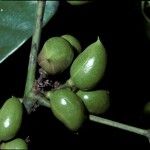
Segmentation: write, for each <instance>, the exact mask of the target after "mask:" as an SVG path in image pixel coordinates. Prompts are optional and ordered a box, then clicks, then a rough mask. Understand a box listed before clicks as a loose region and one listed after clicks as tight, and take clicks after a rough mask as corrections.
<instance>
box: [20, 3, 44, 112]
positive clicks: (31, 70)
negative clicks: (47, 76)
mask: <svg viewBox="0 0 150 150" xmlns="http://www.w3.org/2000/svg"><path fill="white" fill-rule="evenodd" d="M45 4H46V1H44V0H43V1H42V0H40V1H37V14H36V24H35V30H34V34H33V37H32V44H31V52H30V56H29V64H28V73H27V79H26V86H25V92H24V99H23V103H24V105H25V108H26V110H27V112H28V113H30V112H31V109H32V106H33V105H34V103H35V102H36V101H35V99H32V98H31V97H30V93H33V87H34V84H35V73H36V66H37V53H38V50H39V45H40V38H41V31H42V24H43V15H44V10H45Z"/></svg>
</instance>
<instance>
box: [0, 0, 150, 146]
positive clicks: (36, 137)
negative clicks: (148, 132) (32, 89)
mask: <svg viewBox="0 0 150 150" xmlns="http://www.w3.org/2000/svg"><path fill="white" fill-rule="evenodd" d="M67 33H68V34H72V35H74V36H75V37H77V38H78V39H79V40H80V41H81V44H82V46H83V48H85V47H86V46H88V45H89V44H91V43H93V42H94V41H96V39H97V36H99V37H100V39H101V41H102V43H103V45H104V46H105V48H106V51H107V54H108V67H107V71H106V74H105V77H104V78H103V80H102V81H101V82H100V83H99V85H98V88H100V89H108V90H109V91H110V97H111V106H110V109H109V110H108V111H107V112H106V113H105V114H103V115H101V116H103V117H106V118H109V119H112V120H115V121H119V122H123V123H127V124H130V125H133V126H137V127H141V128H150V123H149V121H148V120H149V119H150V116H146V115H144V114H143V107H144V104H145V103H146V102H148V101H149V100H150V95H149V75H150V74H149V72H148V71H149V64H150V62H149V61H150V59H149V55H148V54H149V49H150V44H149V40H148V39H147V37H146V35H145V30H144V23H143V17H142V14H141V10H140V2H130V3H128V2H125V1H121V2H120V3H119V4H117V3H113V2H108V1H106V2H105V3H104V2H103V3H102V2H98V1H96V2H93V3H91V4H87V5H84V6H78V7H75V6H71V5H69V4H67V3H65V2H61V3H60V6H59V9H58V11H57V13H56V14H55V16H54V17H53V18H52V20H51V21H50V22H49V23H48V24H47V25H46V26H45V27H44V29H43V31H42V39H41V46H42V45H43V43H44V42H45V41H46V40H47V39H48V38H50V37H53V36H60V35H62V34H67ZM30 45H31V39H29V40H28V41H27V42H26V43H25V44H24V45H23V46H22V47H21V48H20V49H19V50H18V51H17V52H16V53H14V54H13V55H11V56H10V57H9V58H8V59H7V60H6V61H4V62H3V63H2V64H1V65H0V82H1V83H0V85H1V92H0V104H1V105H2V103H3V102H4V101H5V100H6V99H7V98H9V97H10V96H12V95H15V96H18V97H21V96H23V92H24V86H25V79H26V72H27V65H28V56H29V52H30ZM27 136H29V137H30V141H31V142H30V143H29V147H30V149H48V148H47V147H49V149H50V148H52V147H54V148H58V147H61V148H62V149H64V148H67V149H72V148H78V149H79V148H81V146H83V147H91V148H92V149H96V148H99V149H100V148H101V147H104V146H105V148H108V147H109V146H111V148H122V147H126V148H130V147H131V146H133V147H137V146H138V147H139V146H141V147H142V149H149V148H148V147H149V143H148V141H147V139H146V138H145V137H142V136H139V135H136V134H133V133H129V132H126V131H122V130H119V129H115V128H111V127H108V126H105V125H101V124H97V123H93V122H90V121H86V122H85V124H84V125H83V127H82V128H81V129H80V130H79V132H78V133H73V132H71V131H69V130H68V129H67V128H66V127H64V126H63V125H62V124H61V123H60V122H59V121H58V120H57V119H56V118H55V117H54V116H53V115H52V113H51V111H50V110H48V109H47V108H43V107H41V108H39V109H38V110H37V111H36V112H35V113H32V114H31V115H29V116H28V115H27V114H26V113H25V114H24V119H23V123H22V127H21V129H20V131H19V133H18V135H17V137H21V138H24V139H25V138H26V137H27Z"/></svg>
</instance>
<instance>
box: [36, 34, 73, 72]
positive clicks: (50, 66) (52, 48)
mask: <svg viewBox="0 0 150 150" xmlns="http://www.w3.org/2000/svg"><path fill="white" fill-rule="evenodd" d="M73 57H74V52H73V47H72V46H71V44H70V43H69V42H68V41H67V40H65V39H64V38H62V37H52V38H50V39H49V40H47V41H46V42H45V44H44V46H43V48H42V50H41V52H40V53H39V55H38V64H39V65H40V66H41V67H42V68H43V70H45V71H46V72H47V73H48V74H51V75H54V74H57V73H61V72H63V71H64V70H65V69H67V67H69V65H70V64H71V63H72V60H73Z"/></svg>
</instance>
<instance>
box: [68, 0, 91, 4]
mask: <svg viewBox="0 0 150 150" xmlns="http://www.w3.org/2000/svg"><path fill="white" fill-rule="evenodd" d="M67 2H68V3H69V4H71V5H83V4H86V3H89V2H90V1H83V0H68V1H67Z"/></svg>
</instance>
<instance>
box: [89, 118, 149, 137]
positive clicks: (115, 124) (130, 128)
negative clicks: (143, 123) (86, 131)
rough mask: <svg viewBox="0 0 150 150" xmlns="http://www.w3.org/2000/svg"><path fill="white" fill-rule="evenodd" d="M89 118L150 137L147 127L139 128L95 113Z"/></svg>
mask: <svg viewBox="0 0 150 150" xmlns="http://www.w3.org/2000/svg"><path fill="white" fill-rule="evenodd" d="M89 119H90V120H91V121H93V122H97V123H101V124H105V125H108V126H111V127H115V128H119V129H122V130H126V131H129V132H133V133H136V134H139V135H143V136H145V137H147V138H148V139H150V131H149V130H146V129H142V128H137V127H134V126H130V125H126V124H123V123H119V122H116V121H112V120H109V119H105V118H102V117H98V116H94V115H90V116H89Z"/></svg>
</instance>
